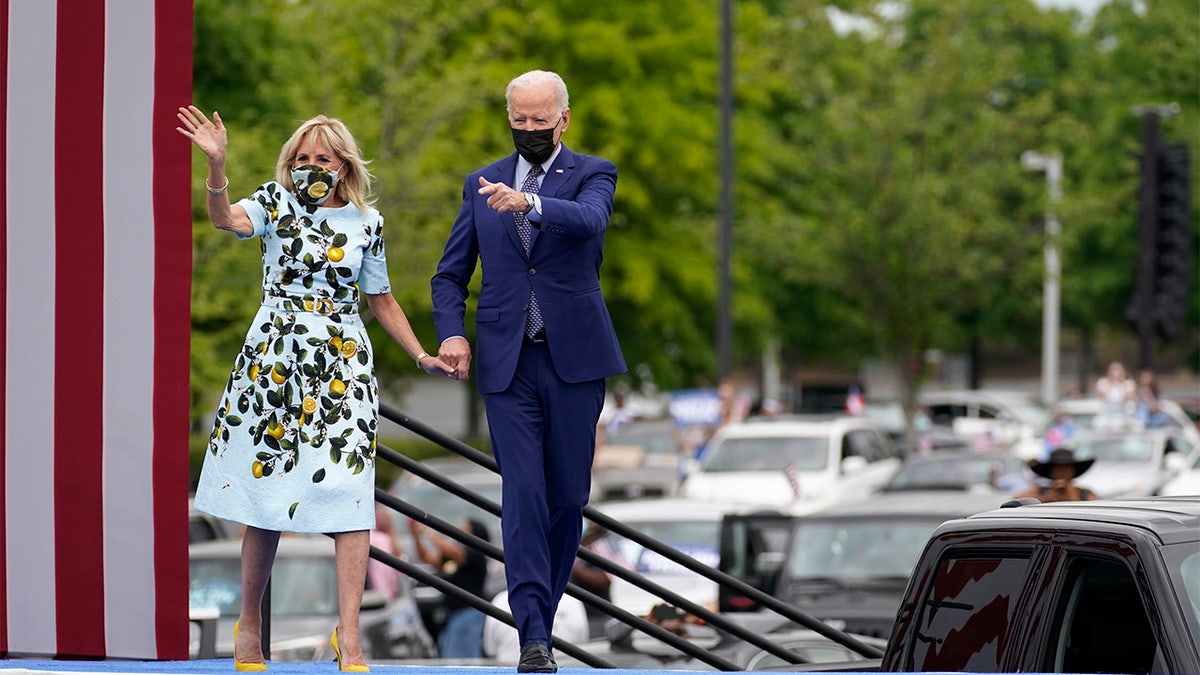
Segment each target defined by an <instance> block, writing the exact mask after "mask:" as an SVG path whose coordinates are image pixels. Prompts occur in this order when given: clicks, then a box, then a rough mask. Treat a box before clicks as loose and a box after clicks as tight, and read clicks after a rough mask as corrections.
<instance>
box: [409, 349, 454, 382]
mask: <svg viewBox="0 0 1200 675" xmlns="http://www.w3.org/2000/svg"><path fill="white" fill-rule="evenodd" d="M417 367H418V368H420V369H421V370H423V371H425V372H426V373H429V374H430V375H445V376H446V377H449V378H452V379H455V380H457V379H459V378H458V376H457V375H456V374H455V372H454V366H450V365H447V364H446V362H445V361H443V360H442V359H440V358H438V357H436V356H430V355H428V354H426V355H425V356H422V357H421V358H420V359H418V360H417Z"/></svg>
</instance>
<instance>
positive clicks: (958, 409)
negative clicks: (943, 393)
mask: <svg viewBox="0 0 1200 675" xmlns="http://www.w3.org/2000/svg"><path fill="white" fill-rule="evenodd" d="M966 415H967V407H966V406H963V405H953V404H950V403H943V404H937V405H931V406H929V417H930V419H932V420H933V423H934V424H940V425H942V426H950V425H951V424H953V423H954V420H955V419H957V418H959V417H965V416H966Z"/></svg>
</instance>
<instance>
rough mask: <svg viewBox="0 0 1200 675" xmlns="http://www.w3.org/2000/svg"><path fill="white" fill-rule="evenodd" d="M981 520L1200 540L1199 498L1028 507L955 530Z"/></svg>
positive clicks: (979, 516)
mask: <svg viewBox="0 0 1200 675" xmlns="http://www.w3.org/2000/svg"><path fill="white" fill-rule="evenodd" d="M972 521H975V522H972ZM978 521H994V522H995V524H996V525H1001V524H1002V521H1011V523H1012V526H1013V527H1024V528H1038V529H1040V528H1049V529H1058V528H1059V527H1061V526H1062V523H1063V522H1064V521H1073V522H1077V523H1087V524H1088V525H1089V526H1095V525H1099V524H1104V525H1112V524H1118V525H1124V526H1128V527H1138V528H1142V529H1146V530H1150V531H1151V532H1153V533H1154V534H1156V535H1158V537H1159V538H1160V539H1162V541H1163V543H1165V544H1173V543H1188V542H1197V541H1200V497H1196V496H1189V497H1154V498H1150V499H1128V500H1126V499H1122V500H1107V499H1105V500H1095V501H1087V502H1051V503H1047V504H1027V505H1022V506H1015V507H1007V508H1000V509H996V510H993V511H987V512H983V513H978V514H975V515H973V516H971V517H970V518H968V519H966V520H964V521H961V522H960V523H956V524H955V525H954V526H953V527H955V529H972V528H973V526H977V525H978V524H979V523H978ZM948 525H949V524H948Z"/></svg>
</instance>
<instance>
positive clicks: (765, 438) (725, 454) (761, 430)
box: [681, 415, 900, 513]
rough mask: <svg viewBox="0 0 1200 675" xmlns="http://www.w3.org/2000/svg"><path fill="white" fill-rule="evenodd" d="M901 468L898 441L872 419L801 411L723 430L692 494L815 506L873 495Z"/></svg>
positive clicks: (796, 509)
mask: <svg viewBox="0 0 1200 675" xmlns="http://www.w3.org/2000/svg"><path fill="white" fill-rule="evenodd" d="M899 468H900V459H899V455H898V454H897V452H896V446H895V444H893V443H892V441H891V440H890V439H889V438H888V436H887V433H886V432H885V431H884V430H883V428H882V427H880V425H879V424H878V423H877V422H875V421H873V420H871V419H869V418H867V417H851V416H845V415H839V416H819V415H813V416H796V417H789V418H780V419H774V420H769V421H749V422H740V423H736V424H730V425H727V426H725V427H722V428H721V429H720V430H719V431H717V433H716V434H714V435H713V437H712V439H711V440H710V441H709V443H708V445H707V447H706V448H705V450H704V452H703V453H702V454H701V456H700V458H699V459H698V460H697V462H696V463H695V464H694V465H693V466H692V467H691V468H690V469H689V470H688V473H687V476H686V477H685V479H684V482H683V486H682V488H681V489H682V494H683V495H684V496H685V497H688V498H691V499H702V500H714V501H724V502H731V501H744V500H747V499H753V500H754V501H756V502H761V503H765V504H774V505H777V506H786V507H787V508H788V510H789V511H791V512H793V513H802V512H806V511H811V510H814V509H817V508H820V507H821V506H824V505H826V504H830V503H833V502H836V501H839V500H841V499H844V498H846V497H855V496H861V495H865V494H869V493H870V492H872V491H873V490H875V489H876V488H878V487H880V486H881V485H882V484H883V483H885V482H886V481H887V480H888V479H889V478H890V477H891V476H892V474H894V473H895V472H896V470H897V469H899Z"/></svg>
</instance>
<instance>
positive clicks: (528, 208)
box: [521, 192, 533, 216]
mask: <svg viewBox="0 0 1200 675" xmlns="http://www.w3.org/2000/svg"><path fill="white" fill-rule="evenodd" d="M521 194H522V195H524V196H525V203H526V204H528V205H529V206H526V207H525V210H524V211H522V212H521V214H522V215H526V216H527V215H529V212H530V211H532V210H533V195H531V194H529V193H528V192H522V193H521Z"/></svg>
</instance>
